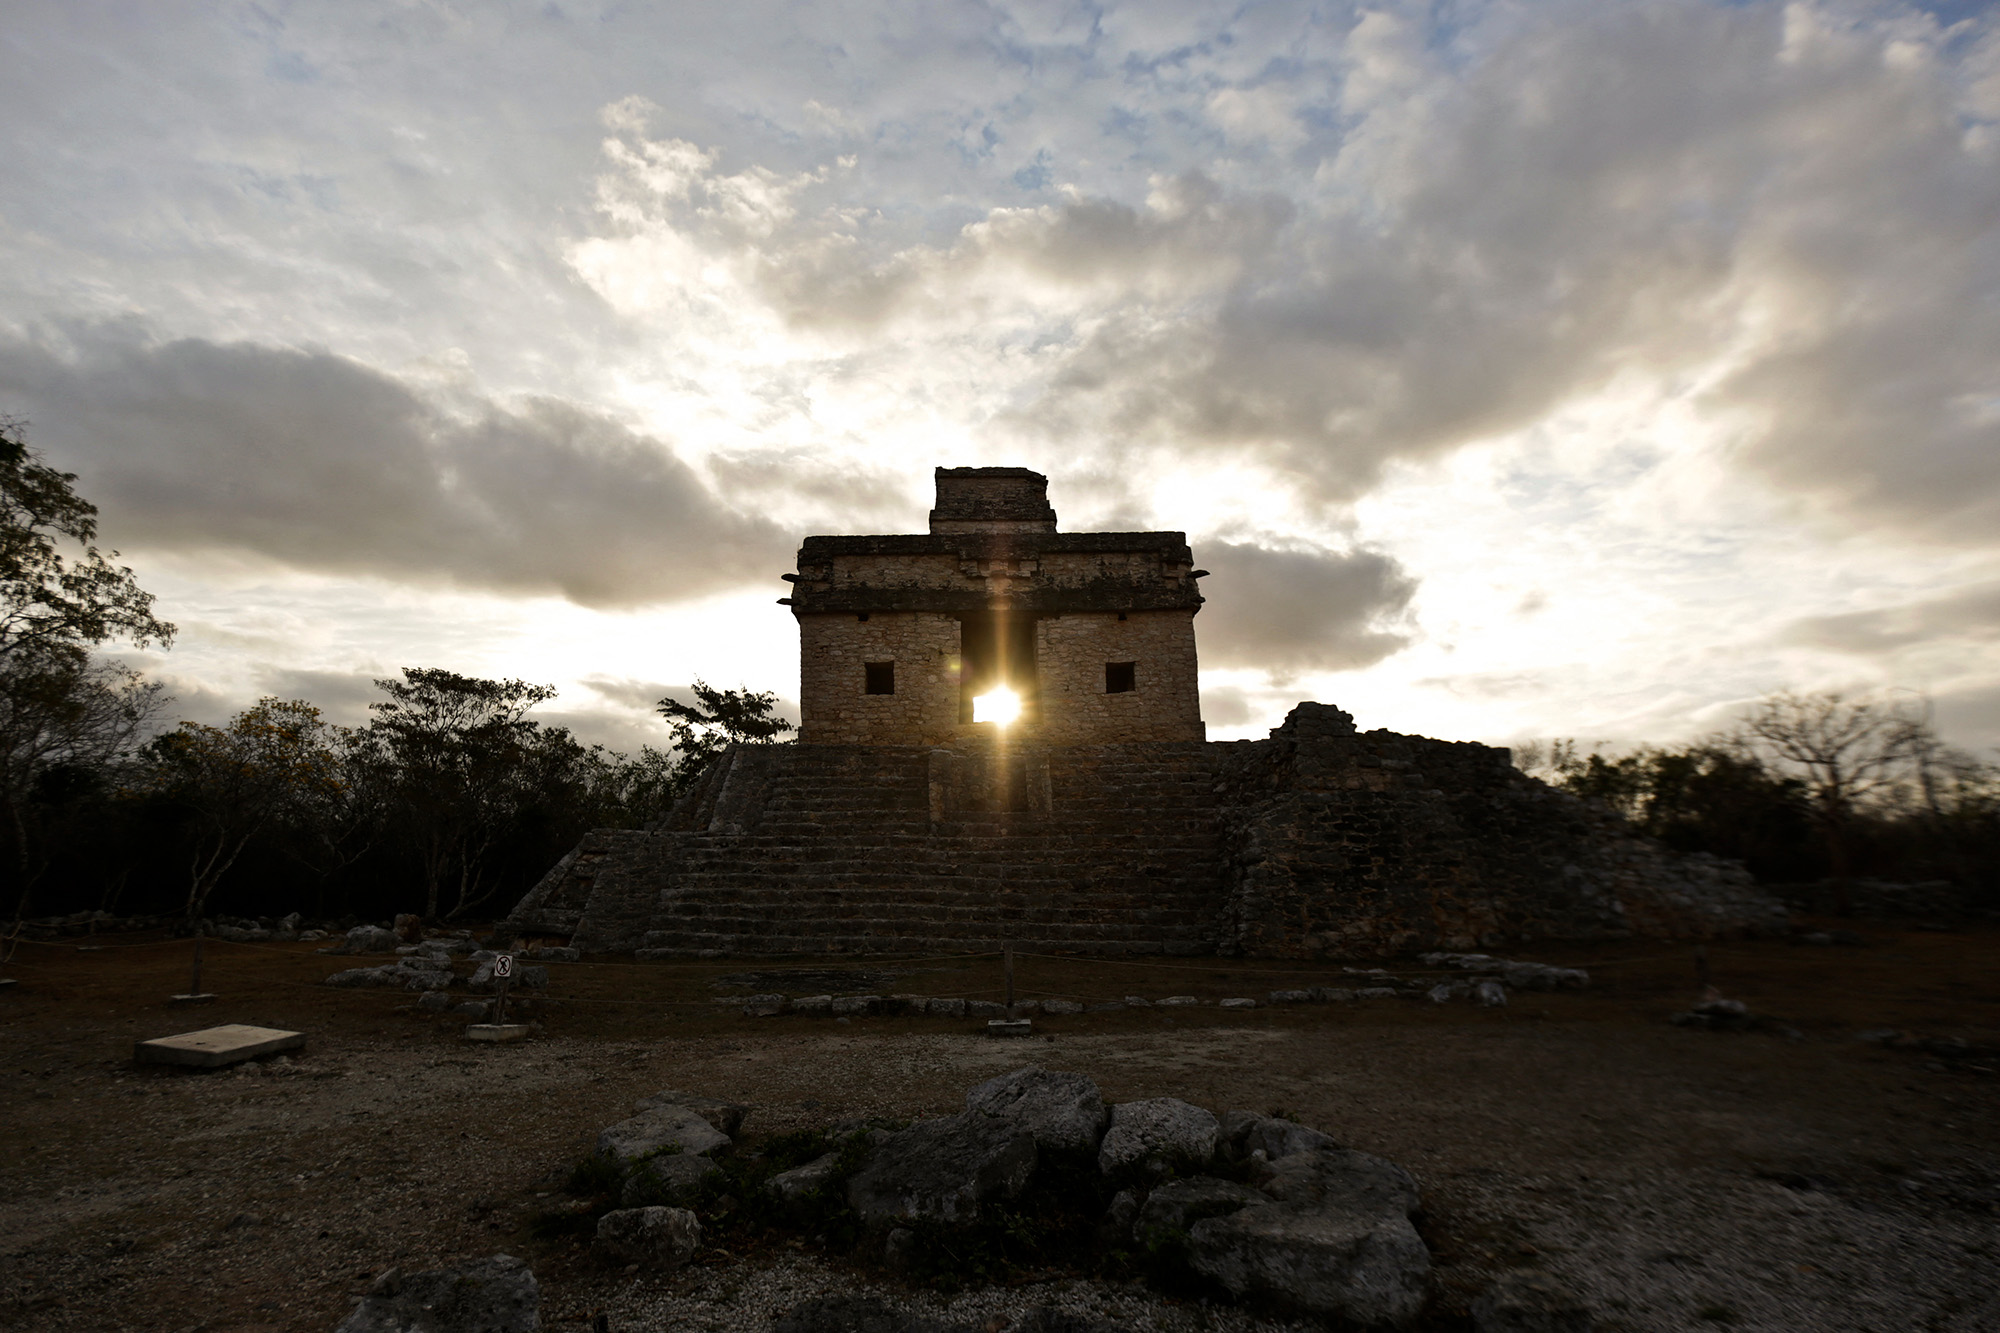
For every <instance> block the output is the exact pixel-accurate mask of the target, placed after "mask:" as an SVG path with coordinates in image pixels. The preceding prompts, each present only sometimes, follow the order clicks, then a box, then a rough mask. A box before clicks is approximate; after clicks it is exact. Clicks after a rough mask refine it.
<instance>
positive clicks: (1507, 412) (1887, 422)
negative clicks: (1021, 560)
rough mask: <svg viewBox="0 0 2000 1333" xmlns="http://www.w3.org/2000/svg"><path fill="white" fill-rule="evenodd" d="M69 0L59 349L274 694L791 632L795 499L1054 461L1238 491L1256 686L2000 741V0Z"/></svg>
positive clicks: (1241, 574) (139, 491)
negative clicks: (115, 14)
mask: <svg viewBox="0 0 2000 1333" xmlns="http://www.w3.org/2000/svg"><path fill="white" fill-rule="evenodd" d="M14 10H15V11H18V12H10V15H9V18H10V24H9V29H8V41H7V42H6V43H0V76H4V77H0V115H3V116H4V117H5V118H6V121H7V124H8V127H9V143H10V149H11V153H10V159H9V171H8V172H7V173H6V174H5V175H4V176H0V216H4V217H5V219H6V226H5V227H0V412H10V413H17V414H25V415H28V416H30V417H32V418H33V438H34V440H35V441H36V442H37V443H38V444H39V445H41V446H42V447H43V448H45V449H47V450H48V451H49V452H50V453H51V455H52V456H54V457H55V458H57V459H58V461H61V462H63V463H65V465H67V466H70V467H72V468H73V469H75V470H77V471H79V472H80V473H81V474H82V477H83V482H82V484H83V487H84V490H85V492H86V493H87V494H88V495H90V496H91V498H92V499H94V500H97V501H98V502H99V503H101V504H103V505H104V507H105V510H106V535H107V537H108V538H110V540H111V541H112V542H113V543H114V544H120V545H123V546H124V547H125V548H126V549H127V550H128V554H130V555H132V556H133V558H134V559H135V560H138V562H139V564H140V566H141V574H142V577H144V578H146V579H148V580H150V582H149V586H158V587H159V588H160V589H161V591H162V593H163V595H166V596H170V597H171V598H172V599H173V600H174V601H175V602H176V603H177V605H174V606H169V607H165V608H164V609H165V610H166V611H167V613H168V614H169V615H170V616H172V617H174V618H177V619H180V620H182V621H184V622H186V624H187V626H188V629H187V632H186V633H184V634H183V636H182V639H181V641H180V642H179V644H177V646H176V648H175V650H174V653H173V660H172V665H173V668H174V670H176V671H178V672H180V673H182V674H183V675H185V676H186V677H187V678H188V679H189V680H191V681H193V680H197V679H198V680H200V681H203V682H206V683H207V685H208V686H210V687H213V686H214V685H215V683H216V682H217V681H220V680H228V681H229V682H230V684H229V687H228V688H229V690H230V691H233V692H234V694H235V695H240V696H242V702H245V703H247V702H249V701H250V699H251V698H254V693H255V692H256V691H257V690H258V689H260V688H261V687H262V685H263V684H265V683H268V681H272V680H278V679H281V677H278V676H272V675H270V673H272V672H286V671H296V672H306V671H326V672H332V673H335V674H336V675H337V674H338V673H340V672H342V671H353V672H363V671H367V670H370V669H373V668H374V667H375V666H377V665H378V664H380V663H383V662H393V663H395V664H397V665H402V664H406V663H408V664H419V663H421V664H433V663H439V662H445V663H454V662H455V663H460V664H461V665H463V666H464V667H465V668H466V669H470V670H475V671H478V672H481V673H483V674H497V675H523V676H529V677H531V678H535V679H547V680H549V681H552V682H555V683H558V684H560V685H561V687H562V688H563V689H564V690H565V693H566V698H565V700H564V702H565V703H574V704H575V705H576V706H577V707H578V708H581V709H589V708H594V707H596V706H597V703H598V696H594V695H592V694H590V693H589V692H588V691H586V690H585V688H584V687H583V686H582V684H581V682H582V681H584V680H585V679H586V678H590V679H596V680H599V681H611V680H631V681H646V680H655V679H667V680H687V679H690V678H692V677H693V676H695V675H697V674H701V675H704V676H706V677H707V678H709V679H711V680H715V681H717V683H726V684H729V685H731V686H735V685H738V684H748V685H751V686H752V687H753V688H765V689H772V690H776V691H778V692H780V693H785V692H788V691H790V690H792V689H793V688H794V686H793V684H792V682H793V681H794V680H795V675H794V672H795V669H796V658H795V654H794V651H793V645H792V643H791V642H790V633H791V625H790V622H789V618H788V617H786V616H785V615H784V613H783V611H782V610H781V609H779V608H777V607H775V606H774V605H772V599H773V597H774V596H775V595H776V594H777V593H778V592H779V591H781V590H780V589H778V588H776V587H773V586H772V584H771V582H770V580H771V578H772V576H773V575H775V574H776V573H778V572H779V571H781V570H782V569H783V568H785V566H786V564H787V563H788V562H789V559H790V555H791V552H792V550H793V548H794V546H795V543H796V540H797V538H798V537H799V536H801V535H803V534H805V533H811V532H855V531H899V530H901V531H908V530H912V529H920V528H921V526H922V515H923V511H924V510H925V508H927V506H928V502H929V495H928V478H929V473H930V469H931V468H932V467H933V466H936V465H940V464H942V465H952V464H982V463H986V464H993V463H1019V464H1025V465H1028V466H1032V467H1036V468H1038V469H1039V470H1041V471H1044V472H1046V473H1048V474H1049V475H1050V477H1051V480H1052V498H1053V500H1054V503H1055V505H1056V508H1057V509H1058V511H1060V512H1061V513H1062V515H1063V525H1064V527H1065V528H1066V529H1069V530H1072V531H1074V530H1080V529H1085V528H1092V527H1098V528H1155V527H1158V528H1175V529H1183V530H1186V531H1188V532H1189V533H1190V534H1191V536H1192V538H1193V540H1194V545H1195V549H1196V552H1197V555H1198V557H1199V558H1200V560H1201V562H1202V563H1203V564H1204V565H1206V566H1208V567H1209V568H1211V569H1213V570H1214V571H1215V575H1214V577H1213V578H1212V579H1210V580H1208V582H1207V588H1206V591H1207V592H1208V595H1209V597H1210V599H1211V600H1210V602H1209V604H1208V606H1207V607H1206V608H1205V610H1204V612H1203V614H1202V616H1201V617H1200V619H1199V621H1198V626H1199V633H1200V636H1201V643H1202V655H1203V661H1204V663H1205V664H1206V665H1208V666H1210V667H1212V668H1214V669H1215V670H1216V671H1217V672H1218V673H1219V675H1218V676H1217V678H1216V679H1215V680H1212V681H1211V682H1210V685H1211V693H1212V698H1213V703H1214V711H1215V715H1216V717H1217V718H1225V717H1226V718H1228V719H1230V720H1229V721H1227V722H1224V723H1221V724H1219V725H1223V726H1227V727H1236V728H1240V729H1242V730H1243V731H1245V732H1250V731H1255V730H1258V729H1261V727H1262V726H1264V725H1268V724H1269V723H1271V722H1275V721H1276V720H1277V719H1278V718H1279V717H1281V716H1282V715H1283V711H1284V707H1285V706H1286V702H1287V700H1286V698H1284V697H1281V695H1283V694H1284V693H1285V692H1288V691H1291V690H1293V689H1298V690H1310V691H1312V692H1316V693H1319V694H1320V695H1321V696H1322V697H1325V698H1329V699H1334V700H1336V701H1344V702H1346V703H1347V704H1350V705H1352V706H1353V707H1354V709H1355V711H1356V712H1357V714H1358V715H1362V714H1365V718H1366V720H1367V721H1368V722H1369V723H1370V724H1375V725H1392V726H1399V727H1404V728H1409V729H1418V730H1433V731H1437V732H1440V733H1443V734H1452V735H1467V736H1471V735H1482V734H1483V735H1532V734H1565V735H1567V734H1573V732H1574V731H1575V730H1579V729H1584V728H1589V729H1590V734H1592V735H1593V736H1600V735H1607V736H1608V735H1614V734H1616V735H1626V734H1628V733H1630V736H1631V738H1632V739H1646V738H1648V737H1649V736H1651V737H1664V736H1668V735H1671V734H1673V733H1674V732H1675V731H1676V730H1678V731H1680V732H1681V733H1683V734H1685V733H1688V732H1691V731H1693V730H1698V729H1700V728H1701V727H1702V726H1704V725H1706V724H1705V723H1704V722H1703V721H1702V719H1703V718H1704V717H1706V716H1707V714H1708V713H1709V712H1710V711H1712V710H1713V709H1715V708H1718V707H1722V706H1724V705H1725V704H1728V705H1734V704H1735V703H1739V702H1740V701H1741V700H1743V699H1745V698H1754V697H1756V696H1757V694H1759V693H1761V692H1763V691H1765V690H1768V689H1775V688H1780V687H1784V686H1787V685H1791V686H1800V687H1818V686H1823V685H1829V684H1836V683H1852V684H1854V685H1855V686H1856V687H1857V688H1859V687H1863V686H1868V687H1874V686H1879V687H1883V688H1889V687H1908V688H1914V689H1923V690H1929V691H1931V692H1932V693H1933V695H1934V696H1935V697H1937V698H1938V699H1939V701H1940V705H1939V706H1940V714H1939V716H1940V718H1941V719H1942V718H1945V717H1947V716H1950V717H1953V718H1959V719H1965V720H1966V721H1965V725H1967V726H1969V727H1973V728H1975V729H1978V728H1985V729H1986V730H1985V731H1983V732H1981V733H1980V734H1981V735H1986V736H1992V737H1996V738H2000V731H1996V730H1994V729H1993V724H1992V722H1991V710H1990V709H1986V708H1985V707H1984V705H1983V704H1979V703H1978V702H1977V701H1979V700H1983V699H1988V698H1990V697H1992V696H1991V689H1992V688H1993V682H1994V681H1995V680H2000V657H1996V655H1995V649H1994V643H1995V638H1994V636H1993V635H1992V634H1990V633H1989V632H1987V630H1986V629H1985V628H1983V624H1985V623H1987V622H1986V621H1984V620H1982V618H1983V617H1988V616H1989V615H1990V604H1989V602H1988V601H1987V600H1986V593H1985V592H1984V591H1982V590H1984V589H1988V588H1990V587H1992V586H1995V585H1994V580H1995V579H1996V578H2000V537H1996V534H2000V18H1996V11H1994V10H1993V9H1992V8H1990V7H1985V8H1981V7H1972V6H1959V5H1950V6H1942V5H1931V6H1928V7H1922V6H1913V5H1910V4H1906V3H1901V2H1900V0H1740V2H1739V0H1541V2H1538V3H1535V4H1520V3H1516V2H1515V0H1467V2H1466V3H1455V4H1452V5H1448V6H1438V5H1434V4H1429V3H1420V2H1418V0H1411V2H1410V3H1401V2H1399V0H1382V2H1381V3H1370V4H1368V5H1366V6H1359V7H1348V6H1343V5H1338V4H1336V5H1332V6H1324V5H1315V6H1283V5H1277V6H1272V5H1262V6H1255V5H1253V6H1241V5H1227V6H1216V5H1211V4H1206V3H1193V2H1190V3H1182V2H1181V0H1156V2H1153V3H1146V4H1119V3H1116V2H1115V0H1101V2H1094V3H1083V4H1070V3H1060V2H1058V3H1010V2H1009V0H995V2H994V3H988V2H987V0H936V2H935V3H932V4H927V5H922V6H907V5H906V6H901V7H897V6H888V5H880V4H860V5H840V6H806V7H803V8H802V7H799V6H797V5H795V4H789V3H784V0H743V3H739V4H733V5H730V6H722V7H715V6H710V7H706V8H703V7H694V8H689V7H685V6H682V7H678V8H674V7H657V6H655V7H647V6H632V5H621V4H614V3H608V2H605V0H563V3H561V4H556V5H545V6H537V7H512V8H510V7H504V6H486V7H479V6H473V7H464V6H457V7H454V6H437V5H419V6H411V5H408V4H403V3H399V2H398V0H352V3H350V4H346V5H342V6H334V7H300V6H289V7H287V6H278V7H271V6H264V7H251V8H244V7H242V6H240V5H234V4H229V3H224V2H223V0H192V3H189V4H185V5H181V6H177V7H175V8H174V9H173V10H172V12H171V15H170V16H167V17H163V18H160V19H159V20H158V21H155V22H149V23H145V24H138V23H126V22H116V23H112V22H106V21H104V20H103V19H102V17H101V15H100V14H99V13H98V11H96V10H94V9H92V8H91V7H90V6H88V5H77V4H65V3H56V2H55V0H29V3H24V4H19V5H16V6H14ZM1211 538H1213V539H1216V540H1211ZM1225 539H1226V541H1227V542H1235V543H1250V544H1248V545H1242V546H1237V547H1231V546H1228V545H1226V544H1224V540H1225ZM155 557H157V558H155ZM149 560H151V561H152V563H150V564H149V563H148V561H149ZM383 579H392V580H396V583H395V584H393V585H390V584H384V583H383V582H382V581H381V580H383ZM446 585H450V587H447V586H446ZM453 588H456V589H462V590H465V591H463V592H456V591H453V590H452V589H453ZM1954 590H1955V591H1954ZM692 597H699V598H701V599H702V601H701V605H700V607H699V609H696V608H694V607H691V606H689V605H687V604H686V600H687V599H689V598H692ZM554 598H560V599H565V600H564V601H556V600H553V599H554ZM302 599H303V600H302ZM392 602H393V603H394V606H395V617H394V618H391V617H389V616H388V615H387V614H386V613H385V611H384V609H383V608H384V606H386V605H387V604H389V603H392ZM649 607H650V608H660V609H658V610H654V611H646V612H645V613H644V614H633V613H632V612H633V611H634V610H637V609H642V608H649ZM1857 607H1863V608H1880V609H1871V610H1865V611H1858V612H1857V611H1856V610H1855V609H1854V608H1857ZM582 608H610V609H612V610H613V611H615V612H616V614H598V613H596V612H593V611H589V610H585V609H582ZM1787 627H1788V628H1787ZM260 672H262V673H264V675H263V676H260V675H259V673H260ZM1253 672H1256V673H1261V682H1260V681H1259V678H1258V677H1257V676H1255V675H1253V674H1252V673H1253ZM1336 672H1338V673H1341V674H1339V675H1338V676H1337V677H1336V676H1334V675H1333V674H1332V673H1336ZM725 676H726V677H727V679H726V680H721V679H718V677H725ZM1295 677H1296V680H1295V679H1294V678H1295ZM1857 678H1861V679H1857ZM1278 680H1283V681H1284V682H1285V683H1284V684H1283V685H1279V684H1277V683H1275V682H1276V681H1278ZM311 683H312V682H311V681H309V680H307V679H305V678H303V677H301V678H300V684H301V687H304V686H306V685H310V684H311ZM323 687H324V688H325V690H327V691H328V698H329V699H331V698H333V697H335V695H336V694H338V693H339V689H340V686H339V682H338V681H337V680H334V679H328V680H327V681H325V682H323ZM646 688H649V689H650V688H651V687H650V686H649V687H646ZM190 697H194V696H193V695H190ZM602 697H603V700H604V702H603V705H602V706H603V708H604V709H605V710H607V711H606V712H605V713H604V714H603V716H604V717H606V718H611V717H613V716H620V715H622V716H626V717H629V718H630V719H631V720H632V725H634V726H636V725H638V723H639V722H641V721H643V720H644V719H643V716H642V715H643V713H644V708H643V707H641V706H640V705H641V704H649V703H650V701H640V703H639V704H635V703H632V702H630V701H626V702H617V701H614V700H613V699H612V697H611V696H609V695H604V696H602ZM1947 700H1964V701H1973V702H1968V703H1965V704H1963V706H1960V705H1958V704H1953V707H1954V708H1956V710H1957V711H1955V712H1950V713H1947V710H1946V708H1945V704H1946V701H1947ZM202 706H203V707H207V706H208V705H207V703H204V704H203V705H202ZM634 709H636V710H637V711H631V710H634ZM620 710H627V711H626V712H625V713H623V714H621V713H620ZM578 716H579V717H581V716H582V714H578ZM634 734H636V733H634Z"/></svg>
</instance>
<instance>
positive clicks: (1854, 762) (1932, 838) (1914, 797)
mask: <svg viewBox="0 0 2000 1333" xmlns="http://www.w3.org/2000/svg"><path fill="white" fill-rule="evenodd" d="M1515 762H1516V764H1517V765H1518V766H1519V767H1520V768H1522V769H1523V770H1524V771H1526V772H1528V773H1530V774H1532V775H1534V776H1537V777H1540V778H1542V779H1544V780H1545V781H1548V782H1549V783H1551V784H1552V785H1554V786H1556V787H1559V788H1561V789H1563V790H1564V791H1568V792H1571V793H1573V794H1575V795H1578V796H1584V797H1590V798H1592V799H1595V800H1599V801H1602V802H1604V803H1605V804H1606V805H1609V806H1611V807H1612V808H1613V809H1615V810H1617V811H1618V812H1619V813H1621V814H1623V815H1624V816H1625V817H1626V818H1627V819H1629V820H1631V821H1632V822H1633V823H1634V824H1636V825H1638V826H1639V827H1640V828H1641V829H1643V830H1644V831H1645V832H1647V833H1649V834H1651V835H1652V836H1654V837H1656V838H1659V839H1660V840H1661V841H1663V842H1665V843H1666V844H1667V845H1668V846H1670V847H1673V848H1675V849H1676V850H1679V851H1683V852H1709V853H1712V854H1714V855H1717V856H1727V857H1734V858H1736V859H1738V860H1741V861H1743V862H1744V863H1745V864H1746V865H1748V866H1749V868H1750V870H1751V872H1752V873H1753V874H1754V875H1756V877H1757V878H1758V879H1759V880H1762V881H1764V882H1765V883H1776V884H1801V885H1804V884H1823V885H1824V887H1825V894H1824V897H1825V899H1826V901H1827V905H1828V906H1830V907H1832V908H1833V909H1834V910H1837V911H1846V910H1851V909H1852V906H1853V894H1854V881H1856V880H1866V879H1874V880H1889V881H1897V882H1903V883H1912V882H1924V881H1940V880H1942V881H1950V882H1951V883H1953V884H1955V885H1957V886H1959V888H1960V889H1961V890H1964V891H1966V892H1967V894H1968V895H1969V898H1970V900H1971V901H1973V902H1977V903H1983V904H1984V905H1985V906H1986V907H1987V908H1988V909H1991V908H1995V907H2000V767H1996V766H1995V765H1994V764H1992V763H1989V762H1987V761H1985V760H1982V759H1980V758H1978V757H1977V756H1974V755H1972V754H1968V753H1966V752H1965V751H1962V750H1958V749H1954V748H1953V747H1951V746H1948V745H1945V744H1944V743H1943V742H1942V741H1940V740H1939V739H1938V736H1937V734H1936V732H1935V731H1934V730H1933V728H1932V727H1931V725H1930V721H1929V717H1928V709H1927V708H1926V707H1924V706H1923V705H1922V704H1921V703H1910V702H1902V703H1899V702H1896V701H1894V700H1885V699H1881V698H1850V697H1848V696H1845V695H1843V694H1840V693H1821V694H1795V693H1782V694H1776V695H1773V696H1771V697H1769V698H1767V699H1764V700H1762V701H1761V702H1760V703H1758V704H1757V705H1756V706H1755V707H1754V708H1753V709H1752V710H1751V711H1750V713H1749V715H1748V716H1747V717H1746V718H1745V719H1744V720H1743V721H1742V722H1741V723H1740V724H1739V725H1737V726H1736V727H1734V728H1732V729H1730V730H1728V731H1725V732H1721V733H1718V734H1716V735H1713V736H1709V737H1705V738H1703V739H1701V740H1698V741H1695V742H1692V743H1689V744H1687V745H1683V746H1680V747H1678V748H1676V747H1663V746H1641V747H1639V748H1637V749H1633V750H1629V751H1624V752H1616V751H1614V752H1609V753H1606V752H1602V751H1599V750H1593V751H1592V752H1590V753H1587V754H1586V753H1582V752H1581V747H1580V746H1579V745H1578V744H1577V742H1575V741H1574V740H1557V741H1552V742H1546V743H1537V744H1531V745H1526V746H1521V747H1518V748H1517V750H1516V757H1515Z"/></svg>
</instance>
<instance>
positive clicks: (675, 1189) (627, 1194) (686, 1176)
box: [618, 1153, 722, 1208]
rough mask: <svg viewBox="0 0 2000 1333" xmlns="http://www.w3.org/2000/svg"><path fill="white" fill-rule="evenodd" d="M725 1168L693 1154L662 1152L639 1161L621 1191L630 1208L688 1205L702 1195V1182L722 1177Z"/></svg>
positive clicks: (629, 1173)
mask: <svg viewBox="0 0 2000 1333" xmlns="http://www.w3.org/2000/svg"><path fill="white" fill-rule="evenodd" d="M721 1174H722V1168H721V1167H719V1166H717V1165H716V1164H715V1163H714V1162H711V1161H709V1160H708V1159H707V1158H706V1157H701V1156H696V1155H693V1154H690V1153H662V1154H661V1155H659V1156H657V1157H648V1158H645V1159H643V1160H641V1161H639V1162H637V1163H635V1164H634V1165H633V1167H632V1169H631V1171H630V1172H628V1173H627V1174H626V1176H625V1184H624V1186H623V1188H621V1189H620V1190H619V1192H618V1202H620V1203H622V1204H624V1205H625V1206H626V1207H627V1208H644V1207H649V1206H653V1205H664V1206H670V1207H675V1208H685V1207H690V1206H692V1205H693V1203H694V1201H695V1200H696V1199H697V1198H698V1197H699V1196H700V1193H701V1187H702V1184H703V1183H704V1182H705V1181H707V1180H708V1179H709V1178H710V1177H712V1176H720V1175H721Z"/></svg>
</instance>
